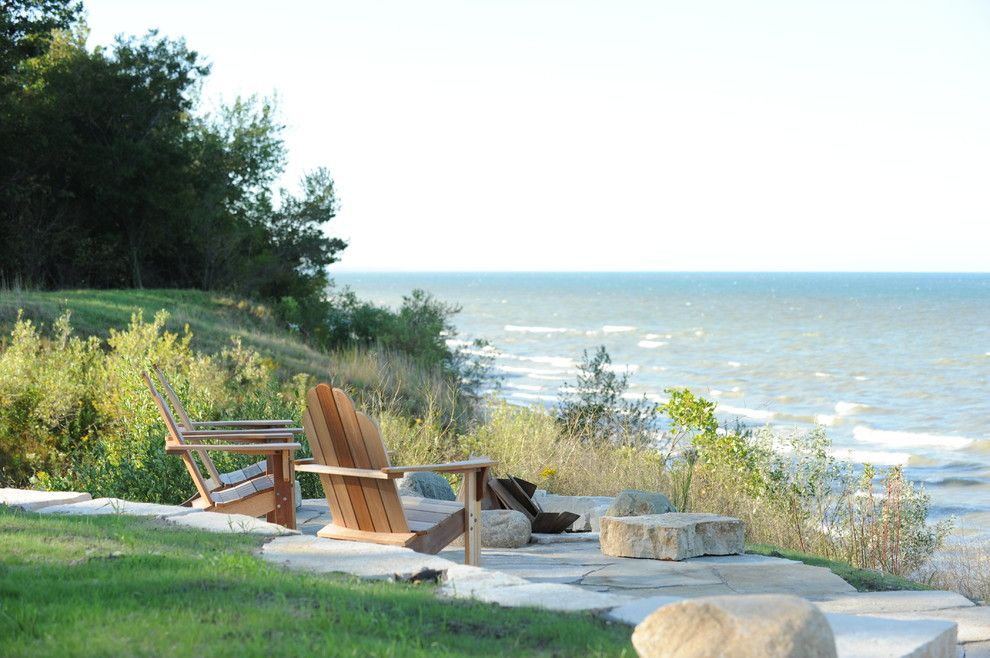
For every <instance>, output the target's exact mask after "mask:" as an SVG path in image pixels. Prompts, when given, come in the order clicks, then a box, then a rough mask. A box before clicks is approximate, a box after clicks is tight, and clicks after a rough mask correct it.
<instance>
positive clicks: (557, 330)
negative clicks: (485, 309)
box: [503, 324, 570, 334]
mask: <svg viewBox="0 0 990 658" xmlns="http://www.w3.org/2000/svg"><path fill="white" fill-rule="evenodd" d="M503 329H504V330H505V331H511V332H514V333H519V334H563V333H567V332H568V331H570V329H568V328H567V327H528V326H523V325H516V324H507V325H505V327H503Z"/></svg>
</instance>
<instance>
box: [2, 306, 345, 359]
mask: <svg viewBox="0 0 990 658" xmlns="http://www.w3.org/2000/svg"><path fill="white" fill-rule="evenodd" d="M20 309H23V311H24V315H25V317H27V318H29V319H30V320H32V321H33V322H35V323H37V324H40V323H45V324H46V325H48V326H51V323H52V322H53V321H54V320H55V319H56V318H58V317H59V315H61V314H62V313H63V312H65V311H66V310H68V311H70V312H71V313H72V316H71V321H72V326H73V328H74V329H75V330H76V332H77V333H79V334H81V335H84V336H99V337H101V338H106V337H107V335H108V334H109V330H110V329H111V328H114V329H125V328H127V325H128V323H129V322H130V320H131V314H132V313H134V312H136V311H141V312H142V313H143V314H144V317H145V319H147V320H150V319H151V318H152V317H154V315H155V313H157V312H158V311H160V310H163V309H164V310H166V311H168V312H169V315H170V317H169V321H168V324H167V325H166V326H167V328H168V329H169V331H175V332H180V333H181V332H182V331H183V329H184V327H185V326H186V325H188V326H189V329H190V331H192V334H193V341H192V345H193V347H194V349H196V350H197V351H199V352H203V353H207V354H209V353H215V352H220V351H221V350H222V349H223V348H224V347H229V346H230V344H231V343H230V337H231V336H235V335H236V336H241V338H242V341H243V344H244V345H245V346H246V347H251V348H254V349H255V350H257V351H258V352H260V353H262V354H264V355H266V356H268V357H269V358H271V359H273V360H274V361H275V362H276V363H277V364H278V368H279V370H280V371H281V374H283V375H285V376H291V375H293V374H295V373H299V372H304V373H307V374H311V375H313V376H316V377H325V376H326V373H327V369H328V367H329V364H330V359H329V357H328V356H327V354H325V353H323V352H321V351H320V350H317V349H313V348H311V347H309V346H308V345H306V344H305V343H304V342H303V340H302V339H301V338H300V336H298V335H297V334H294V333H292V332H291V331H289V329H288V328H287V327H281V326H279V324H278V323H277V322H276V321H275V320H274V319H273V318H272V316H271V313H270V311H269V310H268V309H267V308H266V307H265V306H262V305H260V304H256V303H253V302H250V301H246V300H239V299H234V298H231V297H228V296H226V295H223V294H220V293H212V292H203V291H200V290H57V291H53V292H43V291H32V290H16V289H14V290H10V289H8V290H2V291H0V335H4V334H9V333H10V329H11V327H12V326H13V324H14V321H15V320H16V319H17V312H18V310H20Z"/></svg>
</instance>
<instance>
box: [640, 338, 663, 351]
mask: <svg viewBox="0 0 990 658" xmlns="http://www.w3.org/2000/svg"><path fill="white" fill-rule="evenodd" d="M666 344H667V343H666V341H662V340H641V341H639V342H638V343H636V345H637V346H638V347H645V348H646V349H648V350H652V349H656V348H657V347H663V346H664V345H666Z"/></svg>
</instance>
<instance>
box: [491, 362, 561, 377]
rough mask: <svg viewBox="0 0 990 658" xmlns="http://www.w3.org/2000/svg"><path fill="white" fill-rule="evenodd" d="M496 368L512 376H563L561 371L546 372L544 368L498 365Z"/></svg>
mask: <svg viewBox="0 0 990 658" xmlns="http://www.w3.org/2000/svg"><path fill="white" fill-rule="evenodd" d="M497 368H498V369H499V370H501V371H502V372H510V373H513V374H519V375H529V376H535V375H563V374H564V371H562V370H547V369H546V368H527V367H525V366H506V365H502V364H499V365H498V366H497Z"/></svg>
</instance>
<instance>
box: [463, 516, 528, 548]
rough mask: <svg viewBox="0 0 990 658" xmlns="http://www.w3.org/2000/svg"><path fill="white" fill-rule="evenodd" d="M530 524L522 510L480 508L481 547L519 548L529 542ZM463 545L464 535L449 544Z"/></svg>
mask: <svg viewBox="0 0 990 658" xmlns="http://www.w3.org/2000/svg"><path fill="white" fill-rule="evenodd" d="M531 531H532V526H531V525H530V523H529V519H527V518H526V515H525V514H523V513H522V512H517V511H515V510H511V509H486V510H481V546H482V548H521V547H523V546H525V545H526V544H528V543H529V537H530V533H531ZM451 545H452V546H463V545H464V535H461V536H460V537H458V538H457V539H455V540H454V542H453V543H452V544H451Z"/></svg>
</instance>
